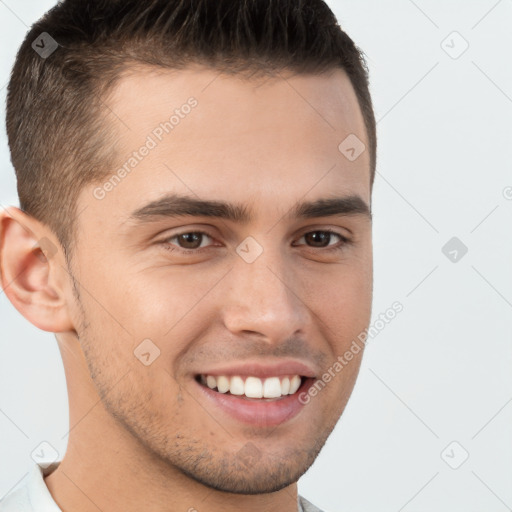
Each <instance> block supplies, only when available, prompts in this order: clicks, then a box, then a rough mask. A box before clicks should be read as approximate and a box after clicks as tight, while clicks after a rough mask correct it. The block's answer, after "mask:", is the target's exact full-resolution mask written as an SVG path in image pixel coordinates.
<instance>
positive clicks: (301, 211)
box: [129, 194, 372, 224]
mask: <svg viewBox="0 0 512 512" xmlns="http://www.w3.org/2000/svg"><path fill="white" fill-rule="evenodd" d="M353 215H360V216H364V217H367V218H368V219H370V220H371V218H372V214H371V211H370V207H369V206H368V205H367V204H366V202H365V201H364V200H363V199H362V198H361V197H360V196H358V195H350V196H344V197H330V198H322V199H317V200H315V201H305V202H300V203H297V204H296V205H295V206H294V207H293V208H292V209H291V210H290V211H289V212H288V213H287V214H286V215H285V218H287V219H292V218H299V219H312V218H317V217H332V216H353ZM185 216H187V217H212V218H218V219H225V220H229V221H232V222H235V223H238V224H247V223H248V222H250V221H251V218H252V217H251V213H250V211H249V210H248V209H247V207H246V205H243V204H239V203H227V202H224V201H216V200H204V199H196V198H194V197H191V196H182V195H177V194H168V195H165V196H164V197H162V198H160V199H156V200H155V201H152V202H150V203H148V204H146V205H144V206H142V207H140V208H138V209H137V210H135V211H133V212H132V213H131V215H130V217H129V220H130V221H132V222H135V223H137V224H140V223H145V222H152V221H156V220H159V219H160V218H168V217H185Z"/></svg>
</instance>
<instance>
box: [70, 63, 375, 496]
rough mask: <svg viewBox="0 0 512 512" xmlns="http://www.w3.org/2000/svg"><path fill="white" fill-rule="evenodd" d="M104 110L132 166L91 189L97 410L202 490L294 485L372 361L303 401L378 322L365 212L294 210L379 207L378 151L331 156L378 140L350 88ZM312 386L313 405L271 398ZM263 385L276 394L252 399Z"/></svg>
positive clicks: (150, 100) (206, 85)
mask: <svg viewBox="0 0 512 512" xmlns="http://www.w3.org/2000/svg"><path fill="white" fill-rule="evenodd" d="M283 76H286V75H283ZM191 97H193V98H194V99H193V100H190V101H189V102H188V105H189V107H184V105H186V104H187V100H189V98H191ZM108 106H109V108H110V109H111V110H112V111H113V113H114V114H113V115H112V117H111V124H112V126H113V127H114V128H115V130H116V133H117V134H118V136H119V143H118V146H119V167H117V168H115V169H112V175H115V176H116V177H115V178H113V179H112V180H111V182H110V183H111V184H110V185H105V182H107V180H109V179H110V178H111V176H107V178H106V179H105V180H104V181H103V182H102V183H100V184H97V183H96V184H91V185H90V186H88V187H86V188H85V189H83V190H82V192H81V195H80V198H79V204H78V207H77V211H78V212H81V213H80V215H79V217H78V232H79V235H78V239H77V241H76V250H75V253H74V254H75V256H74V259H73V264H72V271H73V274H74V276H75V279H76V281H77V287H78V291H79V296H80V306H81V308H82V311H83V315H84V316H83V322H81V323H80V325H77V326H76V330H77V333H78V335H79V340H80V344H81V347H82V349H83V351H84V354H85V357H86V360H87V364H88V367H89V370H90V373H91V376H92V380H93V382H94V385H95V387H96V389H97V390H98V394H99V395H100V397H101V399H102V401H103V403H104V405H105V407H106V410H107V411H108V412H109V413H110V414H111V415H112V417H114V418H115V419H116V420H117V421H118V424H119V425H120V426H122V428H124V429H125V430H126V431H127V432H129V433H130V436H133V438H134V443H135V441H137V442H138V443H140V444H141V445H142V446H143V447H144V448H145V449H146V450H147V452H148V453H151V454H152V455H155V456H156V457H158V459H159V460H161V461H164V462H165V463H167V464H168V465H169V466H170V467H171V466H172V467H175V468H178V469H179V470H181V471H182V472H184V473H185V474H187V475H189V476H192V477H193V478H194V479H196V480H197V481H200V482H202V483H204V484H206V485H208V486H211V487H214V488H217V489H221V490H225V491H231V492H242V493H247V494H252V493H260V492H271V491H275V490H277V489H280V488H283V487H284V486H287V485H289V484H291V483H293V482H295V481H296V480H297V479H298V478H299V477H300V475H302V474H303V473H304V472H305V471H306V470H307V468H308V467H309V466H310V465H311V464H312V462H313V461H314V459H315V457H316V456H317V454H318V452H319V451H320V449H321V447H322V446H323V444H324V442H325V440H326V439H327V437H328V435H329V434H330V433H331V431H332V429H333V428H334V426H335V424H336V422H337V420H338V418H339V416H340V414H341V413H342V411H343V409H344V407H345V405H346V403H347V400H348V398H349V396H350V393H351V391H352V388H353V386H354V383H355V379H356V377H357V373H358V369H359V365H360V358H361V355H362V351H360V352H359V353H358V354H356V355H354V357H353V359H352V360H351V361H350V363H349V364H347V365H346V366H344V367H343V369H342V370H341V371H337V372H334V377H332V378H331V379H330V382H328V383H327V384H326V385H325V386H323V387H322V389H321V391H319V392H318V393H317V394H316V396H314V397H311V396H310V395H308V396H310V400H309V402H308V403H307V405H303V404H302V403H301V400H299V396H302V397H305V396H306V394H307V390H308V388H309V387H310V386H311V385H313V384H314V383H315V381H317V380H321V379H322V375H323V374H324V373H325V372H326V371H328V369H329V368H332V367H333V365H334V364H335V362H336V361H337V358H338V356H341V355H343V354H344V353H345V351H346V350H348V348H349V347H350V345H351V343H352V341H353V340H354V339H356V338H357V336H358V335H359V334H360V333H361V332H362V331H363V330H364V329H365V328H366V327H367V326H368V323H369V320H370V314H371V297H372V245H371V219H370V217H369V215H367V214H365V213H363V212H361V211H360V210H359V209H356V210H354V211H352V210H351V208H353V207H354V201H352V202H351V203H350V204H349V205H348V212H347V211H345V213H343V208H341V209H340V207H339V205H338V206H334V207H332V208H330V210H329V211H327V210H318V209H317V210H316V211H312V212H311V210H310V212H309V215H300V212H297V211H296V209H297V206H298V205H300V204H301V203H305V202H308V203H309V202H315V201H318V200H320V199H328V200H329V199H333V198H347V197H359V198H360V200H362V202H364V203H366V205H368V206H369V205H370V175H369V154H368V151H367V150H366V151H364V152H363V153H362V154H361V155H360V156H359V157H358V158H357V159H355V160H353V159H352V160H353V161H351V159H349V158H347V157H346V156H345V155H344V154H343V153H342V152H341V151H340V150H339V149H338V145H339V144H340V143H341V142H342V141H343V140H344V139H345V138H346V137H347V136H349V135H350V134H355V135H356V136H357V137H358V138H359V139H361V140H363V141H365V140H366V137H365V129H364V122H363V118H362V116H361V113H360V110H359V107H358V103H357V100H356V96H355V93H354V91H353V88H352V86H351V84H350V82H349V79H348V78H347V77H346V75H345V74H344V73H343V72H342V71H340V70H336V71H333V72H332V73H330V74H328V75H322V76H313V75H311V76H310V75H300V76H295V77H289V76H288V77H287V78H286V80H285V79H283V78H279V77H278V78H275V79H269V80H268V81H265V82H255V81H244V80H242V79H241V78H239V77H237V76H229V77H228V76H225V75H219V73H218V72H216V71H211V70H206V69H200V68H194V69H193V68H189V69H187V70H184V71H179V72H170V71H160V72H159V73H150V72H148V70H144V71H142V70H141V71H140V72H135V73H133V74H131V75H129V76H128V75H127V76H125V77H124V78H123V79H122V80H121V81H120V83H119V85H118V86H117V87H116V89H115V91H114V94H113V96H112V97H111V98H110V100H109V103H108ZM175 109H178V112H177V113H175V112H174V111H175ZM173 114H175V117H174V118H173V119H172V120H171V122H170V123H171V127H170V125H169V124H167V125H165V123H166V122H168V123H169V119H170V117H171V116H172V115H173ZM178 118H179V120H177V119H178ZM161 123H164V125H161ZM162 126H165V127H166V129H167V131H166V130H165V129H164V128H163V127H162ZM142 146H146V148H148V149H147V151H146V150H141V149H140V148H141V147H142ZM134 151H135V152H137V155H136V156H135V157H134V158H135V159H136V163H135V160H131V161H130V160H129V159H130V157H133V152H134ZM125 163H128V164H127V166H125V172H124V173H123V172H120V173H118V172H117V170H118V169H119V168H121V167H122V166H123V165H124V164H125ZM127 170H128V171H127ZM171 195H174V196H187V197H188V198H189V199H193V200H200V201H215V202H223V203H229V204H231V205H234V206H238V207H242V208H243V209H244V212H239V213H245V217H244V216H242V215H238V217H232V216H231V217H230V216H222V217H218V216H216V215H217V214H218V213H219V211H220V209H212V208H210V210H208V211H197V210H196V211H195V213H193V214H192V215H191V214H186V213H185V212H184V210H183V208H184V207H186V206H187V207H188V206H189V205H188V204H185V203H181V206H180V205H178V206H180V208H181V210H180V211H181V215H179V216H178V215H176V214H175V213H176V212H175V211H174V215H171V213H172V211H171V210H173V209H174V210H175V208H176V203H173V201H172V198H171V197H170V196H171ZM166 196H168V200H165V199H164V198H165V197H166ZM155 201H160V203H159V204H158V205H157V204H153V205H152V206H151V207H148V208H144V207H145V206H147V205H148V204H150V203H154V202H155ZM333 211H335V212H336V214H335V215H329V213H332V212H333ZM136 212H138V213H136ZM208 213H210V214H215V215H209V214H208ZM242 217H244V218H242ZM327 231H332V232H333V233H332V234H329V233H327ZM198 232H199V233H198ZM194 233H195V234H194ZM187 234H188V235H187ZM178 235H183V236H178ZM344 239H346V240H348V241H347V242H344ZM331 372H332V370H331ZM224 377H227V379H226V378H224ZM237 377H239V378H237ZM299 377H300V386H301V387H300V389H298V390H297V391H296V392H295V393H292V394H287V395H282V396H279V397H278V396H276V395H280V394H282V393H286V392H288V393H290V390H289V389H287V388H288V385H287V382H286V381H287V380H288V381H291V382H292V384H291V386H294V384H295V383H299V380H298V378H299ZM266 379H268V382H267V383H266V384H265V380H266ZM226 382H227V383H228V385H231V386H232V387H231V388H230V389H231V391H230V392H225V391H226V389H225V386H226ZM209 385H210V387H209ZM262 386H263V390H264V391H265V392H266V394H267V395H269V396H271V397H272V398H256V396H257V395H258V393H259V392H260V391H261V389H262ZM283 388H284V389H283ZM222 391H224V392H222ZM291 391H293V389H292V390H291ZM236 393H247V394H249V395H252V396H253V397H252V398H251V397H247V396H245V394H243V395H240V394H236ZM305 393H306V394H305ZM302 402H304V400H302Z"/></svg>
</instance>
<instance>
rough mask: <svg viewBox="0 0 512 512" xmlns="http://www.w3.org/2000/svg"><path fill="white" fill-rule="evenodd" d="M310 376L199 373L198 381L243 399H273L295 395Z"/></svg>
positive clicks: (220, 391) (212, 388)
mask: <svg viewBox="0 0 512 512" xmlns="http://www.w3.org/2000/svg"><path fill="white" fill-rule="evenodd" d="M306 380H308V377H303V376H300V375H286V376H274V377H266V378H263V379H260V378H259V377H255V376H250V375H249V376H241V375H233V376H228V375H204V374H201V375H197V376H196V381H197V382H198V383H199V384H201V385H202V386H204V387H207V388H209V389H211V390H212V391H215V392H217V393H222V394H226V395H235V396H237V397H240V398H242V399H247V400H256V401H273V400H279V399H282V398H284V397H287V396H290V395H294V394H296V393H297V391H298V390H299V389H300V388H301V387H302V385H303V384H304V382H305V381H306Z"/></svg>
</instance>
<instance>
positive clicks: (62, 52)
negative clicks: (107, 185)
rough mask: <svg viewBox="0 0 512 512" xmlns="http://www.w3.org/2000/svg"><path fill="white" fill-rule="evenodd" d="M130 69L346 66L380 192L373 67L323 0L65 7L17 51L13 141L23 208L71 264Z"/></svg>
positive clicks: (10, 100)
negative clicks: (81, 199)
mask: <svg viewBox="0 0 512 512" xmlns="http://www.w3.org/2000/svg"><path fill="white" fill-rule="evenodd" d="M48 35H49V36H48ZM41 39H43V41H41ZM52 39H53V40H54V41H56V42H57V43H58V45H59V46H58V47H57V49H56V50H55V51H53V53H51V54H50V55H44V54H41V53H38V52H37V48H38V47H39V48H41V47H44V46H45V42H46V44H47V45H48V44H50V43H51V42H52ZM38 41H39V45H38V46H34V45H35V44H37V42H38ZM53 44H54V45H55V43H53ZM46 48H48V46H46ZM134 63H140V64H146V65H152V66H157V67H158V66H159V67H164V68H172V69H181V68H183V67H185V66H187V65H188V64H192V63H197V64H202V65H205V66H208V67H210V68H214V69H217V70H219V71H223V72H226V73H239V74H244V73H246V72H249V71H252V72H253V74H254V73H255V72H256V73H262V74H267V75H270V76H273V75H275V74H276V73H277V72H279V71H281V70H290V71H293V72H297V73H321V72H323V71H328V70H330V69H332V68H342V69H343V70H345V72H346V73H347V75H348V77H349V79H350V81H351V83H352V86H353V87H354V90H355V93H356V95H357V98H358V101H359V106H360V108H361V111H362V115H363V118H364V122H365V126H366V131H367V136H368V143H369V148H368V149H369V152H370V176H371V186H373V181H374V175H375V165H376V145H377V141H376V123H375V116H374V113H373V108H372V101H371V97H370V92H369V86H368V69H367V67H366V63H365V60H364V57H363V53H362V52H361V50H359V48H358V47H357V46H356V45H355V44H354V42H353V41H352V39H350V37H349V36H348V35H347V34H346V33H345V32H343V30H342V29H341V28H340V26H339V24H338V22H337V20H336V17H335V15H334V14H333V12H332V11H331V10H330V9H329V7H328V6H327V4H326V3H325V2H324V1H322V0H244V1H241V0H94V1H83V0H63V1H61V2H59V3H58V4H57V5H56V6H55V7H53V8H52V9H51V10H50V11H48V12H47V13H46V14H45V15H44V16H43V17H42V18H41V19H40V20H39V21H37V22H36V23H35V24H34V25H33V26H32V28H31V30H30V31H29V32H28V34H27V36H26V37H25V40H24V41H23V43H22V45H21V47H20V49H19V51H18V54H17V57H16V62H15V64H14V67H13V71H12V75H11V79H10V82H9V86H8V95H7V135H8V140H9V147H10V151H11V160H12V163H13V166H14V168H15V170H16V176H17V187H18V195H19V200H20V207H21V209H22V210H24V211H25V212H27V213H28V214H29V215H31V216H33V217H35V218H36V219H38V220H39V221H41V222H43V223H44V224H46V225H48V226H49V227H50V228H51V229H52V231H53V232H54V233H55V234H56V236H57V238H58V240H59V242H60V243H61V245H62V247H63V249H64V252H65V254H66V257H68V253H71V249H72V242H73V238H74V236H73V235H74V224H75V221H74V219H76V216H77V214H78V213H79V212H77V211H76V202H77V198H78V195H79V193H80V191H81V189H82V188H83V186H84V185H86V184H89V183H94V182H96V181H98V182H99V181H101V180H102V179H103V178H104V177H105V176H106V175H108V173H109V172H111V167H112V166H113V165H114V160H115V158H116V154H115V140H114V137H113V133H112V130H108V124H107V123H105V122H104V116H105V114H106V110H107V109H106V108H105V104H104V101H103V100H104V99H105V97H106V95H107V94H108V92H109V91H111V90H112V87H113V85H114V84H115V83H116V80H118V79H119V77H120V76H121V73H122V71H124V70H126V69H127V68H128V67H129V66H130V65H131V64H134ZM340 142H341V141H340Z"/></svg>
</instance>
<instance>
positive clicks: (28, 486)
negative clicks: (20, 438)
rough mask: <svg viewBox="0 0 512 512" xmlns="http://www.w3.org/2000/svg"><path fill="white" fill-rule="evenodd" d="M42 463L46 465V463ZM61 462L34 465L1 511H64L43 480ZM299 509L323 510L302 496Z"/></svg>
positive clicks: (0, 503)
mask: <svg viewBox="0 0 512 512" xmlns="http://www.w3.org/2000/svg"><path fill="white" fill-rule="evenodd" d="M42 464H44V465H45V466H46V464H45V463H42ZM59 464H60V461H57V462H53V463H52V464H50V465H49V466H48V467H46V468H45V467H43V466H40V465H39V464H35V465H34V466H32V467H31V468H30V472H29V474H28V475H27V476H26V477H25V478H24V479H23V483H22V484H21V485H19V486H17V487H16V488H14V489H13V490H12V491H10V492H9V493H8V494H7V495H6V496H4V498H3V499H2V500H1V501H0V512H62V510H61V509H60V508H59V507H58V506H57V503H55V501H54V499H53V497H52V495H51V494H50V491H49V490H48V487H47V486H46V483H45V481H44V480H43V477H44V476H47V475H49V474H50V473H51V472H52V471H54V470H55V469H57V466H58V465H59ZM297 511H298V512H322V511H321V510H320V509H318V508H316V507H315V506H314V505H312V504H311V503H310V502H309V501H307V500H306V499H305V498H303V497H302V496H298V498H297ZM77 512H78V511H77Z"/></svg>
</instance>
